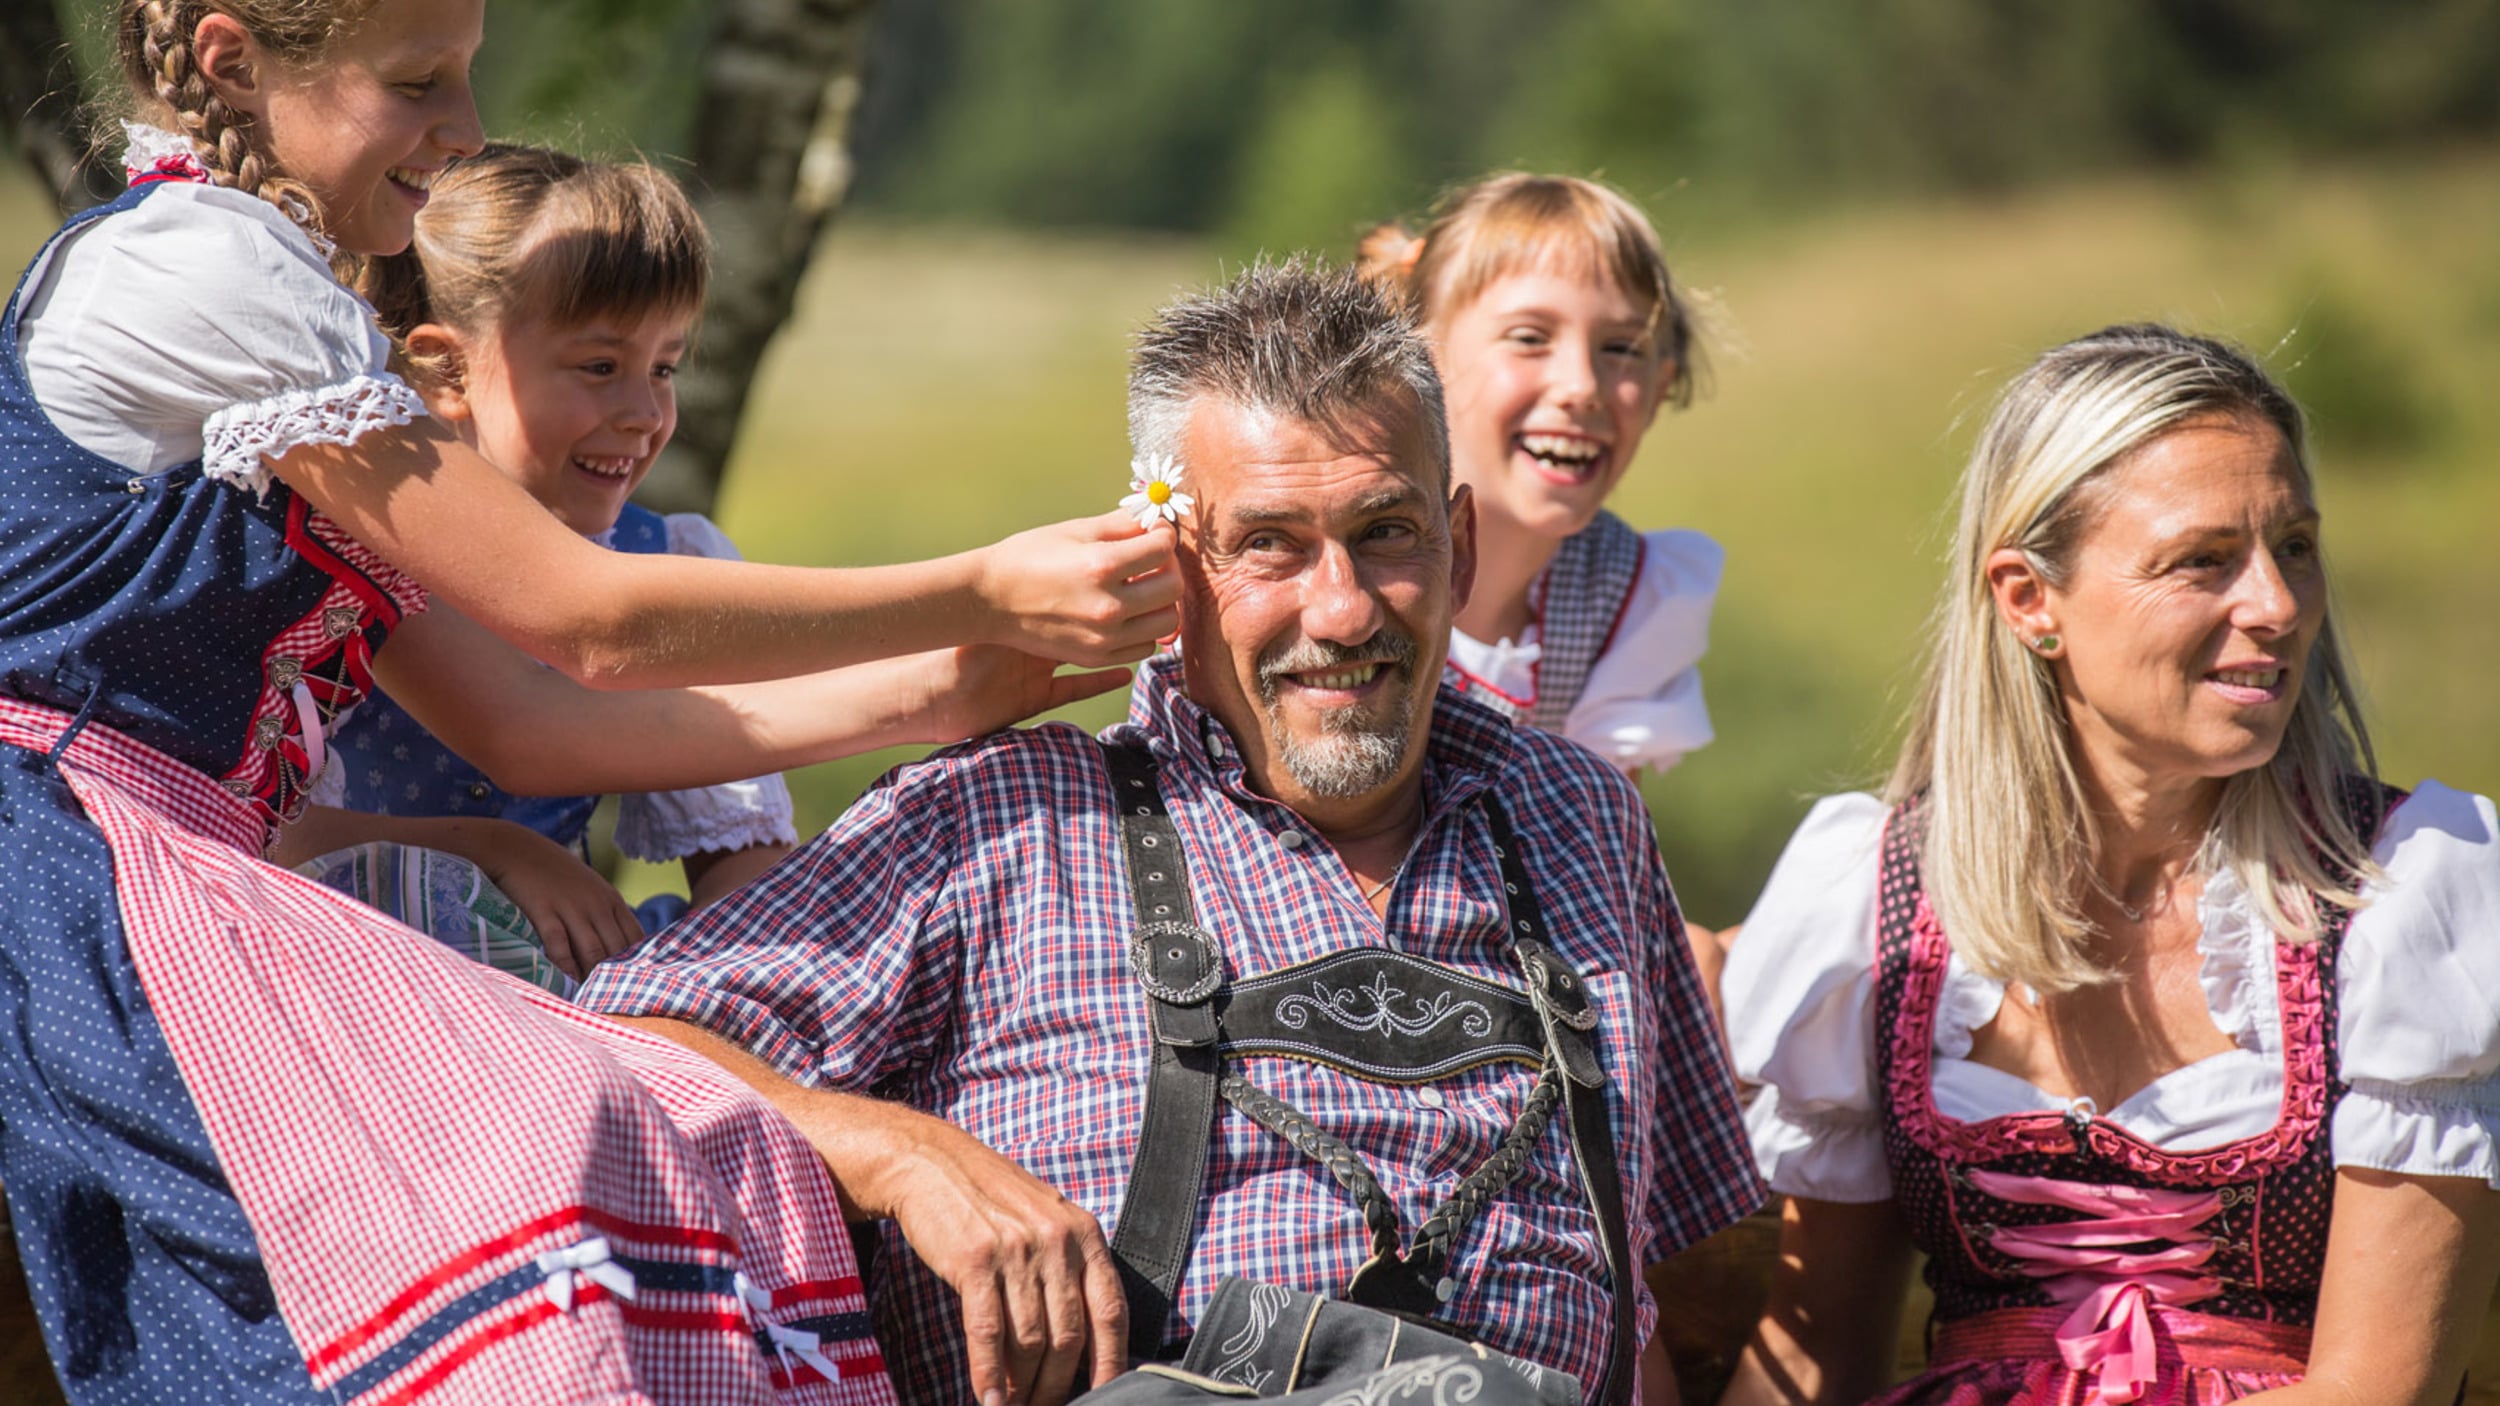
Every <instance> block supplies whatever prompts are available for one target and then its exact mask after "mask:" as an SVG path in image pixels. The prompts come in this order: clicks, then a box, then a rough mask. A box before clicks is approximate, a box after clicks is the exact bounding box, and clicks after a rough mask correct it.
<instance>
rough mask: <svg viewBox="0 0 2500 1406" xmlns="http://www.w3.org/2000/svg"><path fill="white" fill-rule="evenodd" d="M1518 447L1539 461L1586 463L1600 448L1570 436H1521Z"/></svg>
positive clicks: (1594, 456) (1596, 454)
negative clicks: (1555, 460)
mask: <svg viewBox="0 0 2500 1406" xmlns="http://www.w3.org/2000/svg"><path fill="white" fill-rule="evenodd" d="M1519 446H1520V447H1521V448H1522V449H1525V450H1527V451H1528V452H1529V453H1531V454H1534V455H1536V456H1537V457H1538V458H1540V459H1564V460H1569V461H1570V462H1572V463H1586V462H1588V461H1589V460H1591V459H1594V458H1596V457H1597V456H1598V454H1599V452H1600V450H1601V446H1599V445H1597V444H1595V443H1593V442H1592V441H1589V440H1585V439H1578V438H1574V437H1572V436H1570V435H1556V434H1523V435H1521V436H1520V437H1519Z"/></svg>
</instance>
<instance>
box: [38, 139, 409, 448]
mask: <svg viewBox="0 0 2500 1406" xmlns="http://www.w3.org/2000/svg"><path fill="white" fill-rule="evenodd" d="M20 330H21V332H22V333H23V334H24V337H25V348H26V351H25V355H26V366H27V375H28V378H29V382H30V384H31V385H32V386H33V389H34V392H35V398H36V400H37V401H38V402H40V403H41V404H42V406H43V407H44V409H45V411H46V412H47V413H48V414H50V415H51V417H52V419H53V421H54V423H55V424H57V425H59V426H60V427H61V429H62V431H63V432H64V433H66V434H67V435H68V436H69V437H70V439H71V440H72V441H74V442H75V443H77V444H78V445H80V446H81V447H82V448H86V449H89V450H91V451H93V452H95V453H97V454H99V455H102V456H103V457H104V458H106V459H109V460H111V461H112V462H114V463H117V464H121V465H123V466H124V467H126V468H129V469H132V470H133V471H135V472H138V473H160V472H162V471H164V470H166V469H169V468H172V467H174V466H175V465H177V464H182V463H187V462H189V461H190V460H193V459H200V460H202V461H203V464H204V467H205V469H206V472H207V473H208V474H209V476H210V477H212V478H217V479H221V480H224V481H226V482H229V483H233V484H237V485H241V486H245V487H250V488H253V489H254V490H256V491H260V490H265V489H266V488H267V486H268V483H269V470H268V466H267V462H266V461H267V460H268V459H272V458H277V457H280V456H282V455H284V454H285V453H286V452H287V451H288V450H289V449H292V448H294V447H295V446H297V445H300V444H353V443H354V442H355V441H356V440H357V439H358V438H360V437H361V436H362V435H364V434H366V433H367V432H369V431H371V430H373V429H376V428H380V427H384V426H391V425H404V424H406V423H408V422H409V421H410V420H413V419H416V418H417V417H419V416H421V415H423V414H424V413H425V406H424V403H423V402H422V401H421V400H420V399H419V398H418V397H417V394H416V392H415V391H414V390H412V389H411V388H410V387H409V386H407V385H406V384H405V383H404V382H402V381H401V380H400V379H399V377H398V376H396V375H395V374H393V373H392V372H391V371H390V370H389V369H388V366H389V360H390V353H391V345H390V340H389V338H387V337H385V336H384V335H383V334H382V331H381V329H380V328H379V327H377V326H376V325H375V323H374V319H373V310H372V309H371V308H369V307H368V306H366V304H365V302H364V300H363V299H361V298H359V297H357V296H356V294H355V293H354V292H352V291H350V290H349V289H348V288H346V287H344V286H343V285H341V284H340V283H339V281H338V279H337V278H336V277H334V276H333V275H332V274H331V272H330V267H329V264H328V262H327V261H326V260H325V259H324V258H323V257H322V256H321V254H320V253H319V251H317V250H316V249H314V247H313V245H312V242H311V240H310V239H309V238H307V237H306V236H305V234H304V232H303V231H302V230H300V229H298V228H296V227H295V225H294V223H293V222H292V221H290V220H288V219H287V218H286V216H284V215H283V214H281V213H279V212H278V211H277V210H276V209H275V208H274V207H272V206H271V205H270V204H269V203H268V202H266V201H264V200H260V199H258V198H257V197H254V196H249V195H245V194H243V193H241V192H239V191H233V190H227V189H223V188H221V187H216V186H205V185H189V184H178V185H168V186H167V187H166V188H165V189H163V190H162V191H160V192H158V193H157V194H155V195H152V196H150V197H149V198H148V199H146V200H145V201H142V202H141V203H140V204H139V205H137V206H136V207H134V208H132V209H129V210H125V211H122V212H120V213H118V214H114V215H108V216H104V217H102V218H101V219H98V220H96V221H95V222H94V223H93V224H91V225H90V226H87V227H83V228H81V229H79V230H77V231H74V232H73V233H72V234H71V235H70V236H68V238H67V239H65V240H64V242H63V244H62V245H61V246H60V247H58V248H56V249H55V251H54V252H53V255H52V257H51V259H50V261H49V262H48V263H47V264H46V265H45V267H44V268H43V269H42V270H41V275H40V277H39V279H38V282H37V286H36V287H35V288H34V289H33V291H32V295H31V296H30V298H29V299H28V302H27V305H26V312H25V314H24V316H23V318H22V319H21V321H20Z"/></svg>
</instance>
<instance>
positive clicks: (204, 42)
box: [191, 10, 270, 118]
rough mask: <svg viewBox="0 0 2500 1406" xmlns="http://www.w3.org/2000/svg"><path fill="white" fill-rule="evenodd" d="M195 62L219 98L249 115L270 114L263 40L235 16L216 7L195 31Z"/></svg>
mask: <svg viewBox="0 0 2500 1406" xmlns="http://www.w3.org/2000/svg"><path fill="white" fill-rule="evenodd" d="M191 62H192V65H193V66H194V67H196V68H198V69H199V71H200V77H201V78H203V79H204V80H206V81H207V83H208V86H209V88H210V90H211V91H213V92H215V93H216V94H217V100H218V101H219V102H222V103H224V104H225V105H226V109H227V110H228V111H230V112H239V113H242V114H244V115H245V116H246V117H247V118H254V117H262V116H265V115H267V112H268V108H269V78H270V75H269V73H268V64H267V62H266V55H264V54H263V52H262V50H261V47H260V41H259V40H257V39H254V38H253V37H252V32H251V31H250V30H248V29H245V28H244V27H243V24H242V21H240V20H237V19H236V18H235V17H234V16H232V15H229V14H224V13H222V12H219V11H215V10H212V11H210V12H209V13H208V14H206V15H203V16H201V17H200V27H199V28H198V29H196V30H193V31H192V33H191Z"/></svg>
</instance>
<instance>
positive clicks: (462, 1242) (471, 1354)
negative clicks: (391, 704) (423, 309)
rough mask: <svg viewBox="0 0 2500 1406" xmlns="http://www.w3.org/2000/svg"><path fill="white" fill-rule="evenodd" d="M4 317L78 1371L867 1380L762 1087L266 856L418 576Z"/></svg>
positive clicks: (5, 786) (7, 549)
mask: <svg viewBox="0 0 2500 1406" xmlns="http://www.w3.org/2000/svg"><path fill="white" fill-rule="evenodd" d="M154 189H155V188H154V187H148V186H143V187H141V188H139V189H136V190H134V191H132V192H131V193H130V194H128V195H126V196H124V197H123V198H122V199H121V200H119V201H116V202H114V203H113V204H111V205H107V206H105V207H102V208H101V209H100V210H98V211H95V212H92V213H91V214H90V215H89V216H87V217H85V218H100V217H103V216H106V215H109V214H112V213H115V212H117V211H120V210H124V209H128V208H131V207H133V206H135V205H136V203H137V202H139V201H141V200H144V199H146V198H148V196H149V195H150V194H151V193H152V192H153V190H154ZM18 326H19V309H18V307H17V304H16V302H15V301H13V302H12V304H11V308H10V313H9V316H8V318H7V321H6V323H5V326H0V869H5V871H6V872H7V874H8V883H7V884H6V885H5V887H0V895H5V896H0V1042H4V1043H5V1049H4V1050H0V1181H4V1182H5V1185H6V1188H7V1194H8V1197H9V1207H10V1212H11V1215H12V1218H13V1220H14V1222H15V1226H16V1231H17V1235H18V1237H19V1242H20V1253H21V1256H22V1258H23V1261H24V1263H25V1266H26V1269H27V1273H28V1276H29V1286H30V1289H31V1291H32V1293H33V1296H34V1300H35V1304H36V1309H37V1312H38V1315H39V1316H40V1318H41V1319H42V1322H43V1324H44V1330H45V1334H46V1338H47V1344H48V1346H49V1348H50V1350H51V1352H52V1355H53V1361H54V1364H55V1366H56V1368H57V1369H58V1370H59V1373H60V1375H61V1379H62V1382H63V1385H64V1387H65V1389H66V1390H67V1392H68V1394H69V1396H70V1399H71V1400H73V1401H76V1402H80V1403H122V1402H129V1403H141V1402H145V1403H156V1402H166V1401H211V1400H213V1401H219V1402H278V1401H285V1402H297V1401H327V1402H357V1403H380V1402H401V1401H420V1400H422V1401H445V1402H451V1401H459V1402H479V1403H487V1402H493V1403H504V1402H512V1401H553V1400H567V1401H617V1402H631V1401H667V1402H761V1401H768V1400H789V1401H806V1402H827V1403H831V1402H842V1403H853V1402H856V1403H877V1402H885V1401H889V1400H891V1399H892V1398H891V1389H890V1387H889V1386H888V1384H887V1382H886V1380H885V1377H884V1373H883V1368H882V1364H881V1363H880V1361H879V1358H878V1355H877V1352H876V1348H875V1345H874V1342H873V1340H872V1339H871V1337H870V1336H869V1333H868V1329H867V1324H866V1321H865V1304H864V1301H863V1299H862V1296H861V1293H860V1285H859V1281H858V1277H857V1270H856V1267H855V1264H854V1262H853V1259H852V1253H851V1245H850V1240H849V1238H848V1235H847V1232H846V1229H845V1227H844V1225H843V1223H842V1220H841V1216H840V1211H839V1206H838V1204H837V1202H836V1198H835V1193H834V1188H833V1186H832V1184H831V1181H830V1179H829V1178H828V1176H827V1174H826V1172H825V1170H824V1167H823V1164H822V1163H821V1162H820V1161H819V1160H818V1159H817V1158H816V1157H815V1156H814V1155H813V1153H812V1152H811V1151H810V1150H809V1149H808V1147H807V1146H806V1145H805V1143H804V1142H803V1141H802V1140H801V1139H800V1137H799V1135H798V1134H797V1132H796V1131H795V1130H794V1129H793V1128H791V1126H790V1125H789V1124H788V1123H787V1121H785V1120H784V1119H782V1118H781V1117H780V1116H779V1115H778V1114H777V1113H775V1112H773V1111H772V1110H771V1108H770V1107H769V1106H768V1105H766V1104H765V1103H763V1102H762V1101H761V1100H760V1099H758V1098H756V1097H754V1096H753V1095H752V1094H751V1093H750V1092H749V1091H747V1090H746V1089H744V1088H743V1087H742V1086H740V1085H737V1084H736V1083H735V1082H734V1081H732V1080H730V1079H728V1078H727V1077H726V1076H725V1075H724V1074H722V1073H721V1072H720V1071H719V1070H718V1069H716V1068H714V1067H713V1066H711V1065H710V1064H709V1063H708V1062H706V1061H704V1060H702V1059H700V1058H697V1057H695V1056H692V1055H690V1054H689V1053H687V1052H685V1051H683V1050H681V1049H679V1048H677V1047H676V1046H673V1045H671V1044H668V1043H667V1042H665V1041H660V1040H656V1039H652V1038H649V1037H646V1036H643V1035H640V1034H639V1033H637V1032H633V1031H628V1030H626V1029H624V1028H622V1027H619V1026H615V1025H612V1024H610V1023H608V1022H605V1021H602V1020H599V1019H596V1018H594V1017H590V1016H587V1015H583V1014H581V1013H578V1012H576V1011H573V1010H572V1009H570V1008H568V1007H566V1006H564V1005H563V1004H562V1003H561V1002H559V1001H556V1000H555V999H553V998H552V997H548V996H546V995H545V994H544V993H540V992H537V991H535V990H533V989H531V988H528V987H525V986H523V985H522V984H520V983H518V982H515V981H512V980H510V979H508V978H504V977H501V976H499V975H496V974H495V973H492V972H489V971H486V970H485V969H483V968H480V967H477V966H475V965H473V964H471V963H468V962H466V961H465V960H463V959H462V958H460V957H459V956H457V955H454V954H453V953H451V952H449V951H448V950H446V949H444V948H442V947H440V946H439V945H437V944H436V943H434V942H432V941H430V940H428V939H426V938H423V937H420V936H418V935H417V934H415V933H413V932H411V931H409V930H408V929H406V928H403V927H400V926H398V925H397V924H395V923H392V922H391V921H389V920H388V919H385V918H383V917H381V916H380V915H379V914H377V913H375V912H374V911H373V910H371V909H368V908H365V907H363V906H361V905H359V904H356V903H354V902H352V901H351V900H348V899H346V898H343V897H341V896H340V895H337V894H334V893H332V892H330V891H328V890H326V889H323V888H321V887H320V886H318V885H316V884H313V883H312V882H310V881H309V880H305V879H302V878H299V877H297V876H295V875H292V874H289V873H286V872H283V871H281V870H278V869H276V868H273V867H271V866H269V865H267V864H265V863H263V862H261V860H260V859H259V858H258V855H259V852H260V849H261V845H262V843H263V841H264V840H265V838H266V836H267V833H268V827H269V825H270V824H271V823H272V822H273V821H274V820H275V819H276V818H277V817H279V816H282V815H285V814H287V813H288V812H289V811H290V810H291V809H292V808H294V807H295V806H297V805H298V804H300V797H301V795H302V791H303V788H304V785H305V782H306V779H307V777H308V775H309V774H310V773H311V772H312V771H314V770H316V769H317V766H318V762H319V759H320V753H321V751H322V749H323V746H324V744H323V741H322V737H321V731H322V727H323V725H324V723H325V721H326V720H327V718H328V717H329V716H330V715H331V714H333V713H334V712H335V711H337V710H338V709H339V708H342V707H344V706H345V705H346V704H348V703H350V702H352V701H353V700H354V699H356V698H357V697H359V696H360V695H361V694H362V693H363V692H364V691H365V690H366V689H367V688H368V687H369V684H370V676H369V670H368V665H369V661H370V659H371V655H372V651H373V650H374V649H375V648H376V647H377V646H378V645H379V644H380V643H381V641H382V639H383V638H384V636H385V634H386V633H387V631H388V630H389V629H390V628H391V627H392V626H393V625H394V624H396V623H397V621H398V620H399V619H400V618H401V616H402V614H403V613H405V612H407V611H409V610H412V609H418V608H421V607H422V603H423V597H422V593H421V592H420V591H419V590H418V589H417V588H416V587H415V586H414V585H413V583H411V582H409V581H408V580H407V579H406V578H404V577H402V576H401V575H399V574H398V573H397V572H395V571H393V570H392V569H391V568H390V567H389V566H387V565H385V564H383V563H382V562H380V561H378V560H377V559H375V558H374V557H373V556H372V555H371V554H370V553H368V552H366V551H364V550H363V549H362V548H361V547H359V546H358V545H357V544H356V543H354V542H352V541H350V540H348V539H347V538H346V537H345V536H344V535H343V534H342V533H340V532H339V531H338V530H337V529H336V528H335V527H333V526H331V525H330V524H328V523H326V522H325V521H324V520H323V519H322V518H321V516H320V515H319V514H318V513H315V512H313V511H311V510H310V508H309V507H308V505H306V504H305V503H304V501H303V500H301V499H300V498H297V497H295V496H293V495H292V494H290V493H289V492H288V491H287V490H286V489H285V488H284V487H283V486H279V487H276V488H274V489H272V490H271V491H270V492H269V493H267V495H266V496H265V497H256V496H255V495H254V494H253V493H252V492H251V491H249V490H248V489H239V488H237V487H234V486H231V485H229V484H226V483H222V482H217V481H213V480H211V479H209V478H208V477H206V476H205V475H204V474H203V472H202V471H201V469H200V467H199V465H197V464H193V465H188V466H184V467H179V468H176V469H173V470H171V471H170V472H166V473H163V474H157V475H150V476H142V477H133V476H132V475H131V473H130V471H129V470H127V469H125V468H122V467H120V466H118V465H116V464H114V463H112V462H110V461H108V460H106V459H104V458H102V457H100V456H98V455H96V454H93V453H90V452H88V451H87V450H84V449H82V448H80V447H79V446H78V445H77V444H76V443H74V442H73V441H71V440H70V439H68V438H67V437H66V436H65V435H64V434H63V433H62V432H61V431H60V430H59V429H58V428H57V427H56V426H55V425H54V424H53V423H52V421H51V420H50V419H49V417H48V416H47V415H46V414H45V412H44V411H43V409H42V408H41V407H40V406H38V405H37V404H36V403H35V400H34V397H33V395H32V392H31V391H30V389H29V386H28V384H27V379H26V375H25V371H24V362H23V358H22V355H21V348H20V345H19V342H18Z"/></svg>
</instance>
